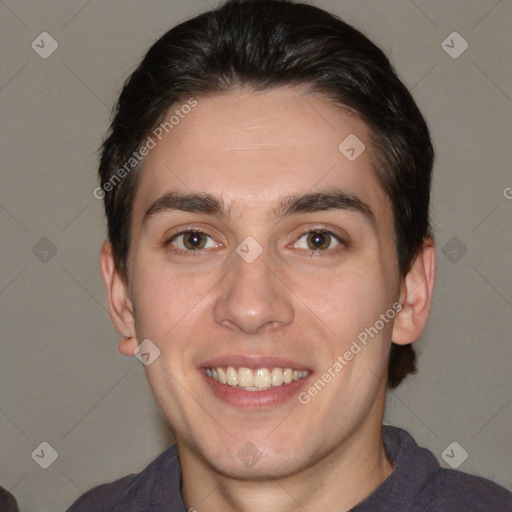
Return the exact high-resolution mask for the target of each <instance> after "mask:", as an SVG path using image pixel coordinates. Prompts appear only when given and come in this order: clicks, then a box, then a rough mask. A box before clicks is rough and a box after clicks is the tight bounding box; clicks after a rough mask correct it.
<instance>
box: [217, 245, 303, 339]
mask: <svg viewBox="0 0 512 512" xmlns="http://www.w3.org/2000/svg"><path fill="white" fill-rule="evenodd" d="M233 259H234V262H233V267H232V270H231V271H230V272H229V273H228V274H227V275H226V276H225V278H224V279H223V280H222V281H221V283H219V286H220V294H219V296H218V298H217V300H216V302H215V305H214V316H215V320H216V322H217V323H219V324H221V325H223V326H225V327H228V328H230V329H239V330H241V331H243V332H244V333H247V334H256V333H263V332H269V331H273V330H275V329H277V328H279V327H280V326H285V325H288V324H290V323H291V322H292V320H293V317H294V309H293V304H292V300H291V299H292V296H293V295H292V293H291V292H290V290H288V288H287V287H286V286H285V284H284V283H283V282H281V280H280V279H279V278H278V277H277V276H276V274H275V271H273V270H271V269H270V267H269V266H268V264H267V261H266V258H265V253H263V254H262V255H261V256H260V257H259V258H257V259H256V260H255V261H253V262H252V263H247V262H246V261H244V260H243V259H242V258H241V257H240V256H238V254H234V255H233Z"/></svg>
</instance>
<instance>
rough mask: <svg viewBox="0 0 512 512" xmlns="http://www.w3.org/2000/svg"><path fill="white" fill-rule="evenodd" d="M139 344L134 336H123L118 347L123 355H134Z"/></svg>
mask: <svg viewBox="0 0 512 512" xmlns="http://www.w3.org/2000/svg"><path fill="white" fill-rule="evenodd" d="M137 346H138V342H137V339H136V338H135V337H133V336H123V337H122V338H121V340H120V341H119V344H118V345H117V348H118V350H119V352H121V354H123V356H133V354H134V352H135V349H136V348H137Z"/></svg>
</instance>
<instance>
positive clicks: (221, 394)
mask: <svg viewBox="0 0 512 512" xmlns="http://www.w3.org/2000/svg"><path fill="white" fill-rule="evenodd" d="M199 371H200V372H201V374H202V375H203V378H204V379H205V380H206V383H207V384H208V386H209V387H210V389H211V390H212V392H213V394H214V395H215V396H216V397H217V398H218V399H219V400H222V401H223V402H226V403H227V404H230V405H234V406H235V407H243V408H246V409H270V408H272V407H275V406H277V405H280V404H283V403H284V402H287V401H288V400H290V399H291V398H294V397H296V396H297V395H298V393H299V390H300V388H302V387H303V386H304V385H305V383H306V381H307V380H309V378H310V377H311V375H312V373H310V374H309V375H308V376H307V377H302V378H301V379H299V380H294V381H292V382H290V383H289V384H282V385H281V386H276V387H273V388H270V389H266V390H264V391H245V390H243V389H238V388H234V387H233V386H230V385H229V384H221V383H220V382H218V381H216V380H214V379H212V378H211V377H208V375H206V370H205V369H200V370H199Z"/></svg>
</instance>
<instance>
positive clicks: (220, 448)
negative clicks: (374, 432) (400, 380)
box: [128, 88, 400, 478]
mask: <svg viewBox="0 0 512 512" xmlns="http://www.w3.org/2000/svg"><path fill="white" fill-rule="evenodd" d="M176 108H177V107H176V106H175V107H173V109H172V110H175V109H176ZM187 110H188V109H187ZM349 135H356V136H357V138H358V139H359V140H360V141H362V142H363V143H364V144H365V146H366V150H364V151H363V152H362V154H360V156H359V157H358V158H356V159H355V160H353V158H352V159H351V160H352V161H351V160H349V159H348V158H347V157H346V156H345V155H344V154H343V153H342V152H341V151H340V149H339V145H340V143H341V142H342V141H343V140H345V139H346V137H348V136H349ZM348 154H349V155H350V156H352V155H351V152H350V151H349V153H348ZM131 237H132V239H131V247H130V256H129V260H128V276H129V296H130V297H131V304H132V306H133V311H134V318H135V329H136V337H137V339H138V341H139V342H141V341H142V340H145V339H150V340H151V342H152V343H154V345H156V346H157V347H158V349H159V350H160V356H159V357H158V358H157V359H155V361H154V362H153V363H152V364H150V365H149V366H146V367H145V368H146V373H147V377H148V379H149V382H150V385H151V387H152V389H153V392H154V394H155V396H156V398H157V401H158V403H159V405H160V406H161V409H162V410H163V412H164V413H165V415H166V416H167V418H168V420H169V422H170V423H171V425H172V426H173V428H174V429H175V433H176V437H177V440H178V443H179V446H180V450H181V451H182V452H183V453H185V452H187V453H199V454H201V457H202V458H203V460H204V461H206V463H207V465H208V466H209V467H211V468H213V469H214V470H216V471H218V472H220V473H222V474H225V475H237V476H238V477H242V478H243V477H246V478H261V477H263V476H267V475H272V476H273V477H278V476H283V475H287V474H292V473H293V472H296V471H298V470H300V469H302V468H306V467H310V466H312V465H313V464H314V463H315V462H316V461H318V460H320V459H321V458H323V457H326V456H327V455H328V454H330V453H333V452H334V451H336V450H339V449H341V448H342V447H346V446H348V445H349V444H350V443H351V442H352V440H353V439H354V438H355V436H357V435H358V433H361V432H365V431H368V430H370V429H372V428H375V427H376V426H377V427H380V423H381V419H382V410H383V403H384V393H385V374H386V370H387V360H388V351H389V345H390V340H391V331H392V329H393V320H392V319H393V313H394V312H395V310H393V305H394V304H395V303H396V301H397V300H398V295H399V289H400V279H399V274H398V269H397V256H396V249H395V242H394V231H393V221H392V212H391V204H390V201H389V199H388V198H387V196H386V195H385V194H384V192H383V191H382V189H381V188H380V186H379V184H378V182H377V179H376V177H375V176H374V174H373V172H372V169H371V161H370V142H369V137H368V133H367V129H366V127H365V125H364V123H362V122H361V121H360V120H358V119H357V118H355V117H354V116H350V115H348V114H347V113H346V112H343V111H342V110H340V109H337V108H335V107H333V105H332V104H331V103H329V102H327V101H326V100H324V99H322V98H321V97H319V96H318V95H313V94H307V93H306V92H305V91H300V94H299V91H297V90H294V89H291V88H281V89H277V90H273V91H271V92H265V93H254V92H236V93H229V94H226V95H222V96H215V97H207V98H200V97H198V98H197V106H195V107H194V108H193V109H191V111H190V113H188V114H187V115H186V116H185V117H184V118H183V119H180V122H179V123H178V124H176V126H175V127H174V128H173V129H172V131H171V130H170V131H169V134H168V135H166V136H165V137H162V140H161V141H159V142H158V144H157V145H156V147H155V148H153V149H151V151H150V152H149V154H148V155H147V156H146V158H145V161H144V166H143V171H142V175H141V179H140V182H139V188H138V190H137V193H136V198H135V203H134V210H133V218H132V231H131ZM390 312H391V313H390ZM383 317H385V318H383ZM365 329H366V331H365ZM369 332H370V333H371V335H369V334H368V333H369ZM363 333H366V343H363V341H362V340H363V339H364V338H365V335H364V334H363ZM354 342H355V344H354ZM356 346H357V347H359V349H358V348H356ZM348 353H350V354H352V356H350V354H348ZM336 363H338V364H336ZM319 381H320V383H319ZM315 383H316V384H315ZM315 390H316V392H315Z"/></svg>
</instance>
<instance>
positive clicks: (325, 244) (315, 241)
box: [307, 232, 332, 251]
mask: <svg viewBox="0 0 512 512" xmlns="http://www.w3.org/2000/svg"><path fill="white" fill-rule="evenodd" d="M331 238H332V237H331V236H330V235H329V234H328V233H321V232H319V233H316V232H313V233H309V234H308V237H307V243H308V246H309V248H310V249H312V250H314V251H317V250H323V249H328V248H329V245H330V244H331Z"/></svg>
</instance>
